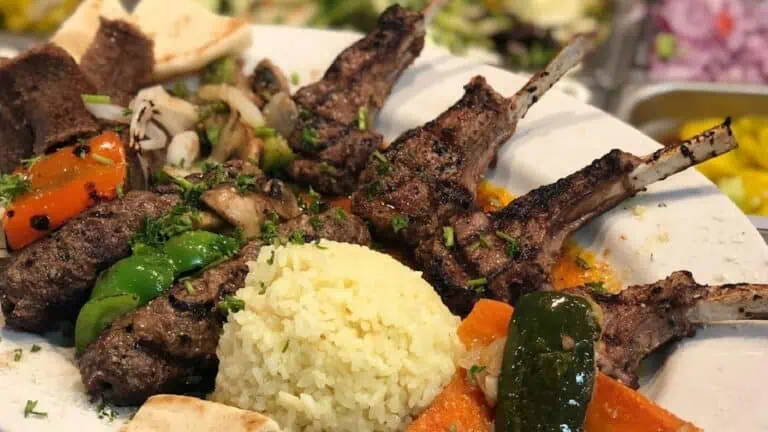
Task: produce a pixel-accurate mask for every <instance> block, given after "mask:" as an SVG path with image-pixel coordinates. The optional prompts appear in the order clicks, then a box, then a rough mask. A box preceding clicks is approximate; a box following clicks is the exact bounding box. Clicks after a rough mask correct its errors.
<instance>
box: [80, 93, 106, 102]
mask: <svg viewBox="0 0 768 432" xmlns="http://www.w3.org/2000/svg"><path fill="white" fill-rule="evenodd" d="M80 97H81V98H82V99H83V103H87V104H108V103H112V98H110V97H109V96H107V95H98V94H81V95H80Z"/></svg>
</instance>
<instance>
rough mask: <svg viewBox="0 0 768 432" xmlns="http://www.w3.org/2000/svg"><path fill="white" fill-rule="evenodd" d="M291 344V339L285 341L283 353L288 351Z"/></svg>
mask: <svg viewBox="0 0 768 432" xmlns="http://www.w3.org/2000/svg"><path fill="white" fill-rule="evenodd" d="M290 344H291V341H290V340H287V341H285V345H283V353H285V352H286V351H288V345H290Z"/></svg>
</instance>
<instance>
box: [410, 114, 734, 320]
mask: <svg viewBox="0 0 768 432" xmlns="http://www.w3.org/2000/svg"><path fill="white" fill-rule="evenodd" d="M735 147H736V142H735V139H734V138H733V135H732V132H731V129H730V126H729V124H728V123H726V124H723V125H722V126H718V127H716V128H713V129H712V130H709V131H705V132H704V133H702V134H700V135H699V136H697V137H694V138H693V139H691V140H689V141H687V142H685V143H682V144H680V145H679V146H676V147H668V148H665V149H663V150H661V151H658V152H655V153H653V154H651V155H648V156H646V157H644V158H640V157H637V156H634V155H632V154H629V153H625V152H622V151H620V150H613V151H611V152H610V153H608V154H606V155H605V156H603V157H602V158H600V159H597V160H595V161H594V162H592V164H591V165H589V166H587V167H586V168H584V169H582V170H580V171H578V172H576V173H574V174H571V175H570V176H568V177H565V178H563V179H560V180H558V181H557V182H555V183H553V184H550V185H547V186H543V187H540V188H538V189H536V190H533V191H531V192H529V193H528V194H526V195H524V196H522V197H520V198H518V199H516V200H514V201H512V202H511V203H510V204H509V205H507V207H505V208H504V209H502V210H501V211H499V212H497V213H494V214H491V215H488V214H485V213H483V212H480V211H472V212H467V213H463V214H460V215H458V216H456V217H455V218H453V219H452V220H451V222H450V225H451V226H452V227H453V230H454V233H455V244H454V245H452V246H451V247H449V246H446V242H445V240H444V238H443V235H442V232H440V233H439V234H437V230H436V231H435V232H436V234H435V235H433V236H432V237H431V238H429V239H427V240H425V241H423V242H422V243H421V244H420V245H419V246H418V248H417V249H416V252H415V256H416V259H417V261H418V262H419V263H420V264H421V265H422V266H423V268H424V273H425V277H426V278H427V280H429V281H430V282H431V283H432V284H433V285H434V286H435V287H436V288H437V290H438V291H439V292H440V295H441V296H442V298H443V301H444V302H445V303H446V304H447V305H448V307H449V308H451V310H452V311H453V312H454V313H457V314H459V315H462V316H463V315H466V314H468V313H469V311H470V310H471V309H472V307H473V306H474V304H475V302H477V300H478V299H479V298H481V297H489V298H494V299H498V300H502V301H506V302H509V303H512V304H514V303H515V302H516V301H517V299H518V297H519V296H520V295H521V294H525V293H528V292H532V291H536V290H542V289H550V288H551V269H552V266H553V264H554V263H555V262H556V261H557V259H559V257H560V255H561V252H562V247H563V244H564V242H565V241H566V240H567V238H568V236H570V235H571V234H572V233H573V232H575V231H576V230H577V229H579V228H580V227H581V226H583V225H584V224H585V223H587V222H589V221H590V220H592V219H594V218H595V217H597V216H599V215H601V214H603V213H605V212H606V211H608V210H610V209H612V208H613V207H615V206H616V205H618V204H619V203H621V202H622V201H624V200H626V199H627V198H629V197H631V196H634V195H635V194H636V193H638V192H640V191H642V190H644V188H645V187H646V186H648V185H650V184H651V183H653V182H655V181H659V180H662V179H664V178H666V177H667V176H669V175H672V174H674V173H676V172H679V171H682V170H684V169H686V168H687V167H690V166H692V165H695V164H696V163H699V162H702V161H704V160H707V159H709V158H712V157H715V156H717V155H719V154H722V153H724V152H727V151H729V150H731V149H733V148H735ZM682 148H685V149H686V150H685V151H683V150H681V149H682Z"/></svg>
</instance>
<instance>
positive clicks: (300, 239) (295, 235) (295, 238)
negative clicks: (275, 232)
mask: <svg viewBox="0 0 768 432" xmlns="http://www.w3.org/2000/svg"><path fill="white" fill-rule="evenodd" d="M288 241H289V242H291V243H293V244H295V245H303V244H304V243H305V241H304V233H303V232H301V231H294V232H292V233H291V236H290V237H288Z"/></svg>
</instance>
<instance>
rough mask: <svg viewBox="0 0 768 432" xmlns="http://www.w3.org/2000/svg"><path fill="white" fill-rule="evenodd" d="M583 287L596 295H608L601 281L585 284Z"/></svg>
mask: <svg viewBox="0 0 768 432" xmlns="http://www.w3.org/2000/svg"><path fill="white" fill-rule="evenodd" d="M584 285H586V286H587V287H588V288H589V289H591V290H592V291H594V292H596V293H598V294H608V290H607V289H606V288H605V282H603V281H592V282H587V283H586V284H584Z"/></svg>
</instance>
